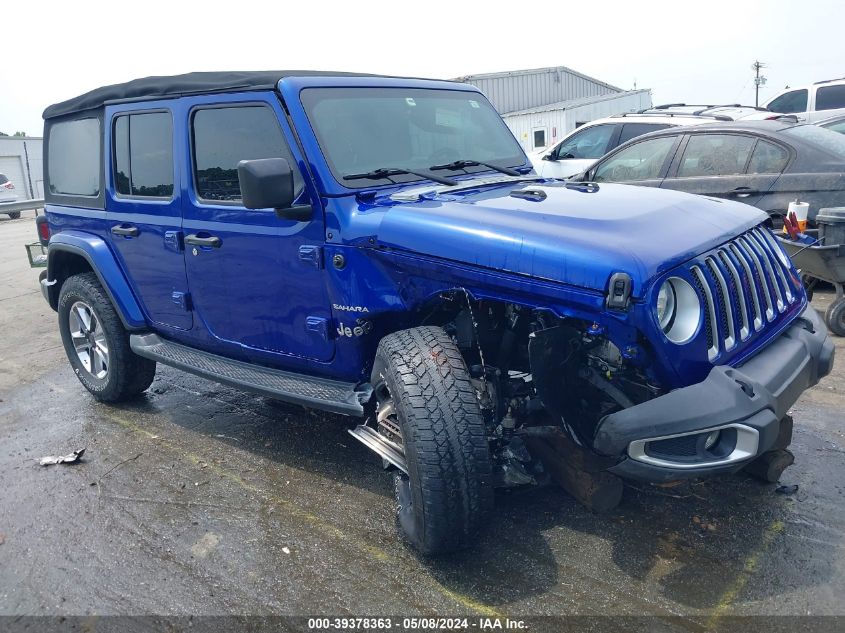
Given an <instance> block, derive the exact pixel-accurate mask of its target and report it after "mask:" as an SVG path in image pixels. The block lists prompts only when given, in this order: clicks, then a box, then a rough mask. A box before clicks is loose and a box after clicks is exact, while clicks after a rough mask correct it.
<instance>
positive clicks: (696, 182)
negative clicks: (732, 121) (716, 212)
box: [661, 133, 789, 205]
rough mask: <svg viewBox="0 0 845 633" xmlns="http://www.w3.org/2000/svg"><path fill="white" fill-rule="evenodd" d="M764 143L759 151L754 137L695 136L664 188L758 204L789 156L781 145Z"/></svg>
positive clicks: (673, 168) (686, 146)
mask: <svg viewBox="0 0 845 633" xmlns="http://www.w3.org/2000/svg"><path fill="white" fill-rule="evenodd" d="M761 143H763V144H762V145H760V147H759V150H758V149H757V145H758V140H757V138H756V137H754V136H751V135H744V134H721V133H718V134H710V133H699V134H691V135H689V138H688V140H687V141H686V143H685V145H684V147H683V149H682V151H681V152H680V158H679V160H676V161H675V163H674V164H673V166H672V169H671V171H670V173H669V176H667V178H666V179H665V180H664V181H663V184H662V185H661V187H663V188H664V189H675V190H677V191H686V192H687V193H695V194H699V195H705V196H713V197H716V198H728V199H732V200H738V201H739V202H744V203H746V204H751V205H756V204H757V203H758V202H759V201H760V199H761V198H762V197H763V196H764V195H765V194H766V193H767V192H768V191H769V189H771V187H772V185H773V184H774V182H775V180H777V178H778V175H779V174H780V172H781V171H783V168H784V167H785V165H786V162H785V161H786V159H787V158H788V156H789V154H788V153H787V152H786V150H784V149H782V148H780V147H779V146H777V145H774V144H772V143H768V142H766V141H761Z"/></svg>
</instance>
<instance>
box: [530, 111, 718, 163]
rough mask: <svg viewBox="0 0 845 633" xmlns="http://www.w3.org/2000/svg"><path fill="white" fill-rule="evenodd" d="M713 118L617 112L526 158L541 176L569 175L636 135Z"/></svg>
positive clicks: (707, 121) (576, 130) (704, 121)
mask: <svg viewBox="0 0 845 633" xmlns="http://www.w3.org/2000/svg"><path fill="white" fill-rule="evenodd" d="M712 122H713V117H702V116H695V115H685V114H664V113H662V112H661V113H654V112H643V113H631V114H617V115H614V116H611V117H607V118H604V119H596V120H595V121H591V122H589V123H585V124H584V125H582V126H581V127H578V128H575V130H573V131H572V132H570V133H569V135H567V136H565V137H563V140H561V141H560V142H559V143H558V144H556V145H553V146H552V147H546V148H543V149H542V150H540V151H538V152H535V153H533V154H529V158H530V159H531V162H532V163H533V165H534V169H535V171H536V172H537V173H538V174H540V175H541V176H545V177H547V178H569V177H570V176H574V175H575V174H580V173H581V172H583V171H586V170H587V169H589V168H590V167H591V166H592V164H593V163H595V162H596V161H597V160H598V159H599V158H601V157H602V156H604V155H605V154H606V153H607V152H609V151H610V150H612V149H614V148H616V147H617V146H619V145H621V144H622V143H625V142H626V141H630V140H631V139H632V138H635V137H637V136H642V135H643V134H648V133H649V132H656V131H657V130H662V129H663V128H667V127H671V126H675V125H696V124H698V123H712Z"/></svg>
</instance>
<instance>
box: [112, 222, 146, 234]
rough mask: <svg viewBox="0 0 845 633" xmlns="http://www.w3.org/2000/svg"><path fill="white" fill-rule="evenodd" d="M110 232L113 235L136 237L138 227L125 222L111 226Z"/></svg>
mask: <svg viewBox="0 0 845 633" xmlns="http://www.w3.org/2000/svg"><path fill="white" fill-rule="evenodd" d="M111 232H112V234H114V235H122V236H123V237H138V233H139V232H140V231H138V227H137V226H131V225H126V224H119V225H117V226H113V227H111Z"/></svg>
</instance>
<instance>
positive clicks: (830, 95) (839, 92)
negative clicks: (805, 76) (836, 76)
mask: <svg viewBox="0 0 845 633" xmlns="http://www.w3.org/2000/svg"><path fill="white" fill-rule="evenodd" d="M837 108H845V84H842V85H839V86H825V87H824V88H819V89H818V90H816V110H836V109H837Z"/></svg>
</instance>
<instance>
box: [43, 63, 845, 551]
mask: <svg viewBox="0 0 845 633" xmlns="http://www.w3.org/2000/svg"><path fill="white" fill-rule="evenodd" d="M44 118H45V139H46V169H45V178H46V182H47V207H46V211H47V213H46V216H45V220H43V221H44V222H46V223H47V224H48V226H47V227H41V228H42V229H44V231H43V232H41V234H42V235H49V246H48V268H47V271H46V274H45V275H44V276H43V278H42V282H41V285H42V290H43V293H44V295H45V297H46V299H47V301H48V302H49V303H50V306H51V307H52V308H53V309H54V310H56V311H57V312H58V319H59V330H60V332H61V336H62V341H63V343H64V346H65V349H66V350H67V355H68V358H69V360H70V363H71V365H72V367H73V369H74V371H75V372H76V375H77V376H78V377H79V380H80V382H82V384H83V385H84V386H85V388H86V389H88V390H89V391H90V392H91V393H92V394H93V395H94V397H95V398H97V399H98V400H101V401H105V402H117V401H120V400H124V399H127V398H131V397H133V396H137V395H138V394H140V393H141V392H142V391H144V390H145V389H146V388H147V387H149V386H150V383H151V382H152V380H153V376H154V374H155V369H156V363H164V364H166V365H171V366H174V367H178V368H180V369H183V370H185V371H188V372H192V373H195V374H198V375H200V376H204V377H206V378H210V379H212V380H217V381H219V382H221V383H225V384H228V385H233V386H236V387H239V388H243V389H246V390H249V391H251V392H254V393H256V394H259V395H261V396H265V397H270V398H276V399H280V400H284V401H287V402H291V403H296V404H300V405H303V406H306V407H313V408H316V409H321V410H324V411H331V412H334V413H339V414H343V415H346V416H350V418H351V419H352V420H353V423H352V424H351V425H350V432H351V433H352V434H353V435H354V436H355V437H356V438H357V439H358V440H360V441H361V442H363V443H364V444H365V445H366V446H368V447H369V448H370V449H372V450H373V451H375V453H377V454H378V455H379V456H380V457H381V458H382V460H383V461H382V463H383V464H384V466H385V468H387V469H390V470H392V471H393V472H394V475H395V481H396V495H397V501H398V504H397V505H398V522H399V524H400V526H401V528H402V530H403V532H404V533H405V535H406V537H407V539H408V540H409V541H410V542H411V543H412V544H413V545H414V546H416V547H417V548H418V549H419V550H420V551H422V552H424V553H438V552H445V551H449V550H454V549H456V548H459V547H462V546H465V545H467V544H468V543H469V542H470V540H471V539H472V536H473V533H474V532H475V531H476V530H477V529H478V528H479V526H480V525H481V524H482V523H483V521H484V517H485V514H486V513H487V512H488V511H489V510H490V508H491V506H492V503H493V494H494V490H495V489H496V488H504V487H516V486H525V485H529V484H542V483H545V482H549V481H552V482H556V483H558V484H560V485H562V486H564V487H565V488H566V489H567V490H569V491H570V492H571V493H572V494H573V495H574V496H575V497H576V498H577V499H579V500H580V501H581V502H583V503H584V504H586V505H587V506H589V507H591V508H593V509H596V510H603V509H607V508H611V507H613V506H614V505H615V504H616V503H618V501H619V498H620V496H621V491H622V484H621V478H631V479H637V480H640V481H647V482H662V481H669V480H676V479H680V478H685V477H699V476H708V475H715V474H720V473H729V472H734V471H737V470H739V469H742V468H745V469H747V470H749V471H751V472H752V473H755V474H756V475H758V476H759V477H761V478H763V479H767V480H772V479H774V480H776V479H777V477H778V476H779V475H780V472H781V471H782V470H783V468H785V467H786V466H787V465H789V464H790V463H791V462H792V455H791V454H790V453H789V452H788V451H787V450H786V449H787V446H788V445H789V443H790V441H791V436H792V420H791V418H790V417H789V416H788V415H787V411H788V409H789V408H790V406H792V404H793V403H794V402H795V401H796V399H797V398H798V397H799V396H800V394H801V393H802V392H803V391H804V390H805V389H807V388H808V387H811V386H813V385H815V384H816V383H817V382H818V381H819V380H820V378H822V377H823V376H825V375H826V374H827V373H829V372H830V370H831V365H832V363H833V345H832V343H831V341H830V340H829V339H828V337H827V333H826V330H825V326H824V325H823V324H822V322H821V321H820V320H819V318H818V316H817V315H816V313H815V311H814V310H813V309H812V308H811V307H809V306H808V303H807V299H806V296H805V293H804V290H803V288H802V285H801V282H800V280H799V276H798V274H797V273H796V270H795V268H794V267H793V266H792V264H791V263H790V260H789V259H788V257H787V256H786V255H785V254H784V252H783V251H782V250H781V248H780V247H779V246H778V244H777V242H776V241H775V240H774V239H773V237H772V235H770V233H769V232H768V231H767V230H766V229H765V228H764V226H763V223H764V222H765V221H766V215H765V214H764V213H762V212H759V211H757V210H755V209H753V208H751V207H748V206H746V205H743V204H739V203H733V202H728V201H724V200H715V199H707V198H702V197H696V196H692V195H687V194H682V193H676V192H671V191H661V190H654V189H643V188H639V187H628V186H623V185H610V184H607V185H605V184H602V185H600V186H599V185H596V184H594V183H574V182H567V181H559V180H550V179H543V178H540V177H538V176H537V175H536V174H535V173H534V172H533V171H532V169H531V163H530V162H529V160H528V158H527V157H526V156H525V153H524V152H523V151H522V149H521V148H520V146H519V144H518V143H517V141H516V140H515V139H514V137H513V135H512V134H511V133H510V131H509V130H508V128H507V127H506V126H505V124H504V123H503V121H502V119H501V118H500V117H499V115H498V114H497V113H496V111H495V110H494V109H493V107H492V106H491V105H490V103H489V102H488V101H487V99H486V98H485V97H484V96H483V95H482V94H481V93H479V92H478V91H477V90H476V89H475V88H474V87H472V86H468V85H462V84H456V83H452V82H446V81H429V80H419V79H403V78H392V77H378V76H367V75H352V74H344V73H316V72H299V71H296V72H283V71H278V72H243V73H237V72H223V73H192V74H188V75H182V76H175V77H149V78H146V79H140V80H136V81H131V82H129V83H125V84H120V85H114V86H107V87H103V88H100V89H97V90H94V91H93V92H90V93H87V94H84V95H82V96H80V97H77V98H74V99H71V100H69V101H65V102H62V103H59V104H56V105H53V106H50V107H49V108H47V110H46V111H45V113H44Z"/></svg>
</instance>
